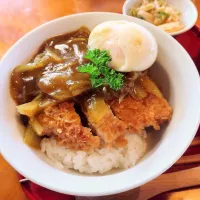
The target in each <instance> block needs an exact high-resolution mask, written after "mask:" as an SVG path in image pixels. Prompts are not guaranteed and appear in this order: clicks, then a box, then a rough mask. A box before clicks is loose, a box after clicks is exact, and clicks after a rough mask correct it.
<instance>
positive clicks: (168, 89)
mask: <svg viewBox="0 0 200 200" xmlns="http://www.w3.org/2000/svg"><path fill="white" fill-rule="evenodd" d="M109 20H127V21H132V22H135V23H138V24H141V25H142V26H144V27H146V28H147V29H148V30H149V31H151V32H152V34H153V35H154V36H155V38H156V40H157V43H158V49H159V51H158V52H159V53H158V59H157V62H156V64H155V65H154V66H153V67H152V69H151V71H152V74H153V76H154V79H155V80H157V82H158V84H159V85H160V86H161V87H162V90H163V92H164V94H165V96H166V97H167V98H168V100H169V102H170V104H171V105H172V106H173V108H174V113H173V117H172V120H171V122H170V123H169V124H168V125H167V126H166V127H165V128H163V129H162V131H160V132H157V133H154V134H150V136H149V138H150V140H151V141H150V143H153V146H151V147H150V149H149V152H148V153H147V154H146V156H145V157H144V159H143V160H142V161H140V162H139V163H138V164H137V165H136V166H135V167H133V168H130V169H128V170H125V171H121V172H118V173H114V174H110V175H106V176H87V175H84V176H82V175H81V174H70V173H65V172H63V171H60V170H57V169H55V168H54V167H52V166H51V165H49V164H48V163H47V162H45V161H44V160H43V159H42V155H41V154H40V152H37V151H35V150H33V149H31V148H30V147H29V146H27V145H25V144H24V143H23V140H22V127H20V126H19V123H18V120H17V118H16V109H15V103H14V101H13V100H12V98H11V96H10V92H9V78H10V74H11V71H12V69H13V68H14V67H15V66H17V65H19V64H21V63H23V62H25V61H27V60H28V59H30V57H31V56H32V55H33V54H34V53H35V52H36V51H37V49H38V47H39V46H40V45H41V44H42V43H43V42H44V41H45V40H46V39H47V38H49V37H52V36H55V35H58V34H63V33H66V32H70V31H73V30H76V29H78V28H79V27H81V26H87V27H88V28H90V29H92V28H93V27H94V26H96V25H97V24H99V23H101V22H104V21H109ZM0 69H1V73H0V86H1V87H0V96H1V98H0V105H1V109H0V124H1V129H0V150H1V153H2V155H3V156H4V157H5V159H6V160H7V161H8V162H9V163H10V164H11V165H12V166H13V167H14V168H15V169H16V170H17V171H19V172H20V173H21V174H22V175H24V176H25V177H27V178H28V179H30V180H31V181H33V182H35V183H37V184H39V185H41V186H44V187H46V188H49V189H51V190H54V191H58V192H61V193H67V194H74V195H83V196H100V195H108V194H114V193H119V192H123V191H126V190H129V189H132V188H136V187H138V186H140V185H142V184H144V183H146V182H148V181H150V180H152V179H154V178H155V177H157V176H158V175H160V174H161V173H163V172H164V171H165V170H167V169H168V168H169V167H170V166H171V165H172V164H173V163H174V162H175V161H176V160H177V159H178V158H179V157H180V156H181V155H182V154H183V153H184V151H185V150H186V149H187V147H188V146H189V144H190V143H191V141H192V139H193V137H194V135H195V133H196V130H197V128H198V125H199V118H200V106H199V99H200V80H199V75H198V72H197V70H196V67H195V65H194V63H193V61H192V60H191V58H190V57H189V55H188V54H187V53H186V51H185V50H184V49H183V48H182V46H181V45H180V44H179V43H178V42H176V40H174V39H173V38H172V37H171V36H169V35H168V34H166V33H165V32H163V31H161V30H160V29H158V28H156V27H155V26H153V25H151V24H149V23H147V22H145V21H142V20H139V19H136V18H133V17H128V16H124V15H120V14H114V13H81V14H76V15H70V16H66V17H63V18H60V19H56V20H53V21H51V22H48V23H46V24H44V25H42V26H40V27H38V28H36V29H34V30H33V31H31V32H30V33H28V34H26V35H25V36H24V37H23V38H21V39H20V40H19V41H18V42H17V43H16V44H15V45H14V46H13V47H12V48H11V49H10V50H9V51H8V52H7V53H6V55H5V56H4V57H3V58H2V60H1V63H0Z"/></svg>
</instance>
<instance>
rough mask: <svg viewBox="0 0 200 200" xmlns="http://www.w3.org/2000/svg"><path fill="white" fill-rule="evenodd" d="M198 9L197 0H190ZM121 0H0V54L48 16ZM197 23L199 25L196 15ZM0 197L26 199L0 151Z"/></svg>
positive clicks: (106, 7)
mask: <svg viewBox="0 0 200 200" xmlns="http://www.w3.org/2000/svg"><path fill="white" fill-rule="evenodd" d="M194 2H195V4H196V6H197V8H198V10H199V11H200V0H195V1H194ZM123 3H124V0H108V1H105V0H98V1H95V0H15V1H13V0H0V58H1V57H2V56H3V55H4V54H5V52H6V51H7V50H8V49H9V48H10V46H11V45H13V44H14V43H15V42H16V41H17V40H18V39H19V38H20V37H22V36H23V35H24V34H25V33H27V32H28V31H30V30H32V29H33V28H35V27H37V26H38V25H40V24H42V23H45V22H47V21H49V20H52V19H55V18H58V17H62V16H65V15H68V14H72V13H79V12H87V11H107V12H118V13H120V12H121V8H122V5H123ZM197 24H198V25H199V26H200V16H199V19H198V22H197ZM183 197H185V198H186V197H187V199H190V200H199V199H200V190H199V189H197V190H191V191H186V192H182V193H173V194H170V195H168V197H165V199H166V198H167V199H168V200H169V199H170V200H178V199H183V200H184V199H185V198H183ZM0 199H1V200H26V197H25V196H24V194H23V192H22V190H21V187H20V185H19V184H18V180H17V175H16V172H15V171H14V170H13V169H12V167H10V166H9V164H8V163H6V161H5V160H4V159H3V158H2V156H1V155H0Z"/></svg>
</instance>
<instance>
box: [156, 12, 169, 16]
mask: <svg viewBox="0 0 200 200" xmlns="http://www.w3.org/2000/svg"><path fill="white" fill-rule="evenodd" d="M158 14H159V15H161V16H165V17H169V16H170V15H169V14H168V13H166V12H158Z"/></svg>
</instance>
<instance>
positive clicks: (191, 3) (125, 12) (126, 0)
mask: <svg viewBox="0 0 200 200" xmlns="http://www.w3.org/2000/svg"><path fill="white" fill-rule="evenodd" d="M132 1H133V0H125V2H124V4H123V6H122V14H123V15H127V16H130V15H128V13H127V11H126V9H127V6H128V4H129V3H130V2H132ZM188 3H189V4H190V6H191V7H192V9H193V11H194V13H195V18H194V20H193V22H192V23H191V24H190V25H188V26H186V27H185V28H184V29H182V30H180V31H176V32H173V33H168V34H169V35H171V36H176V35H180V34H182V33H185V32H186V31H188V30H190V29H191V28H192V27H193V26H194V25H195V24H196V22H197V19H198V11H197V7H196V6H195V4H194V3H193V2H192V1H191V0H188ZM131 17H133V16H131ZM134 18H137V17H134ZM140 20H141V19H140ZM154 26H155V25H154ZM155 27H156V26H155Z"/></svg>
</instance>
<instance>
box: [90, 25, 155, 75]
mask: <svg viewBox="0 0 200 200" xmlns="http://www.w3.org/2000/svg"><path fill="white" fill-rule="evenodd" d="M88 45H89V48H91V49H95V48H97V49H100V50H108V51H109V53H110V55H111V58H112V60H111V62H110V64H109V65H110V67H112V68H113V69H115V70H116V71H120V72H131V71H143V70H146V69H148V68H149V67H150V66H151V65H152V64H153V63H154V62H155V60H156V58H157V54H158V47H157V42H156V40H155V38H154V37H153V35H152V34H151V33H150V32H149V31H148V30H147V29H146V28H144V27H143V26H141V25H138V24H136V23H134V22H127V21H108V22H104V23H102V24H99V25H97V26H96V27H95V28H94V29H93V30H92V32H91V34H90V36H89V40H88Z"/></svg>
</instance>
